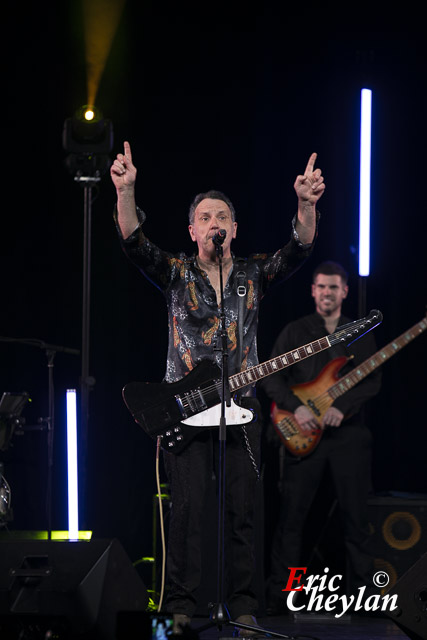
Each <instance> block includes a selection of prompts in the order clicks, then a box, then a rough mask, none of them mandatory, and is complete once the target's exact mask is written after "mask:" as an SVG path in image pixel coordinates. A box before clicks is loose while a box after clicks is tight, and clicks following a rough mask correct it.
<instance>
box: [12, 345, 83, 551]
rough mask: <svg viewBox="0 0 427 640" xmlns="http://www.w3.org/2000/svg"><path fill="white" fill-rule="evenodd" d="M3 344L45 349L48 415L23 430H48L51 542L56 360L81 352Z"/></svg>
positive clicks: (55, 346)
mask: <svg viewBox="0 0 427 640" xmlns="http://www.w3.org/2000/svg"><path fill="white" fill-rule="evenodd" d="M0 341H1V342H15V343H18V344H26V345H29V346H32V347H38V348H39V349H43V351H44V352H45V354H46V358H47V372H48V415H47V417H46V418H39V421H38V422H39V424H38V425H25V426H21V428H22V429H23V430H24V431H25V430H27V431H36V430H37V431H42V430H44V429H47V490H46V511H47V525H48V527H47V528H48V539H49V540H50V538H51V534H52V472H53V440H54V434H55V392H54V377H53V369H54V359H55V356H56V354H57V353H58V352H59V351H60V352H62V353H68V354H70V355H79V354H80V351H78V350H77V349H70V348H68V347H61V346H58V345H54V344H48V343H47V342H43V340H36V339H34V340H28V339H21V338H3V337H0Z"/></svg>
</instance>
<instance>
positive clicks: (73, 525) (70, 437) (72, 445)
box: [67, 389, 79, 540]
mask: <svg viewBox="0 0 427 640" xmlns="http://www.w3.org/2000/svg"><path fill="white" fill-rule="evenodd" d="M67 470H68V536H69V540H78V538H79V491H78V463H77V394H76V390H75V389H67Z"/></svg>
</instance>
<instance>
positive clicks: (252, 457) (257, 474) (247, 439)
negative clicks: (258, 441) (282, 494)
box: [240, 424, 259, 480]
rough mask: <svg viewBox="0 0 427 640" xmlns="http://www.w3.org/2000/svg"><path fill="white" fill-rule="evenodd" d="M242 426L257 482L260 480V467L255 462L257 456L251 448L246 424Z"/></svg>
mask: <svg viewBox="0 0 427 640" xmlns="http://www.w3.org/2000/svg"><path fill="white" fill-rule="evenodd" d="M240 426H241V429H242V431H243V437H244V439H245V444H246V451H247V452H248V454H249V458H250V461H251V463H252V466H253V468H254V470H255V473H256V477H257V480H259V469H258V465H257V463H256V460H255V456H254V454H253V451H252V447H251V445H250V442H249V438H248V433H247V431H246V427H245V425H244V424H241V425H240Z"/></svg>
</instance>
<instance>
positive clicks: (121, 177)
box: [110, 142, 138, 239]
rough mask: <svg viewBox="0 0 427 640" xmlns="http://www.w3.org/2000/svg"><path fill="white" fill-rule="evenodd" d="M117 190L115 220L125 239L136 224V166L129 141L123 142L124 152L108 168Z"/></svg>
mask: <svg viewBox="0 0 427 640" xmlns="http://www.w3.org/2000/svg"><path fill="white" fill-rule="evenodd" d="M110 175H111V179H112V181H113V184H114V186H115V187H116V192H117V213H118V215H117V220H118V223H119V226H120V230H121V232H122V235H123V238H124V239H126V238H127V237H128V236H130V235H131V233H132V232H133V231H135V229H136V227H137V226H138V217H137V215H136V204H135V181H136V167H135V166H134V164H133V163H132V151H131V148H130V144H129V142H125V143H124V153H118V154H117V157H116V159H115V160H114V162H113V164H112V165H111V169H110Z"/></svg>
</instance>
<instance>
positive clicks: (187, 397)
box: [122, 309, 382, 453]
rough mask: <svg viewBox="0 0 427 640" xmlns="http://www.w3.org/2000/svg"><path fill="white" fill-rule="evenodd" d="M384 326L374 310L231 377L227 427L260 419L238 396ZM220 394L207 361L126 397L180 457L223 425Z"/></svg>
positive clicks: (138, 386)
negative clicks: (202, 436) (194, 442)
mask: <svg viewBox="0 0 427 640" xmlns="http://www.w3.org/2000/svg"><path fill="white" fill-rule="evenodd" d="M381 321H382V314H381V312H380V311H377V310H375V309H374V310H372V311H371V312H370V313H369V315H368V316H366V317H365V318H362V319H361V320H355V321H354V322H349V323H348V324H346V325H342V326H341V327H338V329H337V330H336V331H335V333H333V334H331V335H329V336H325V337H323V338H320V339H319V340H315V341H314V342H310V343H309V344H306V345H304V346H302V347H298V348H297V349H293V350H292V351H289V352H288V353H284V354H282V355H280V356H277V357H275V358H272V359H271V360H268V361H266V362H263V363H262V364H258V365H255V366H254V367H250V368H249V369H246V370H245V371H242V372H240V373H236V374H234V375H232V376H231V377H230V378H229V379H228V382H229V389H230V396H231V400H230V406H226V408H225V420H226V424H227V426H229V425H236V424H248V423H249V422H252V420H253V419H254V417H255V416H254V414H253V412H252V411H251V410H249V409H245V408H243V407H241V406H239V405H238V404H237V403H236V402H235V400H234V396H235V394H236V393H237V391H239V390H240V389H243V388H245V387H249V386H251V385H253V384H254V383H255V382H257V381H258V380H260V379H261V378H265V377H266V376H269V375H271V374H273V373H276V372H277V371H280V370H281V369H284V368H285V367H289V366H290V365H292V364H295V362H300V361H301V360H303V359H304V358H309V357H310V356H313V355H315V354H316V353H319V352H320V351H323V350H324V349H328V348H329V347H332V346H333V345H336V344H340V343H344V344H347V345H349V344H351V343H352V342H354V341H355V340H357V339H358V338H360V337H361V336H362V335H364V334H365V333H367V332H368V331H371V330H372V329H374V327H376V326H377V325H379V324H380V322H381ZM221 390H222V380H221V369H220V368H219V367H218V366H217V365H216V364H215V363H214V362H212V361H210V360H202V362H200V363H199V364H198V365H197V366H196V367H195V368H194V369H193V370H192V371H190V373H189V374H188V375H187V376H185V378H182V379H181V380H178V382H172V383H165V382H161V383H147V382H130V383H128V384H127V385H125V387H124V388H123V392H122V393H123V399H124V401H125V404H126V406H127V407H128V409H129V411H130V412H131V414H132V416H133V418H134V419H135V421H136V422H137V423H138V424H139V425H141V427H142V428H143V429H144V431H145V432H146V433H147V434H148V435H149V436H151V437H152V438H155V439H157V437H158V436H161V438H162V442H161V445H162V447H163V448H164V449H166V450H167V451H172V452H173V453H179V452H180V451H182V450H183V449H184V448H185V447H186V445H187V444H188V443H189V442H190V441H191V440H192V439H193V438H194V437H195V436H196V435H197V434H198V433H200V432H201V431H204V430H206V428H212V427H218V426H219V423H220V417H221Z"/></svg>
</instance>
